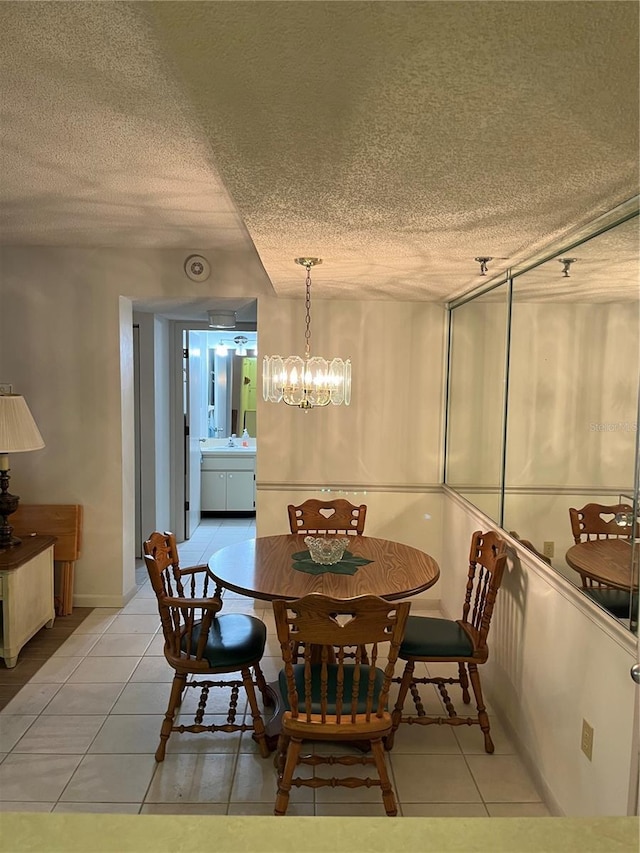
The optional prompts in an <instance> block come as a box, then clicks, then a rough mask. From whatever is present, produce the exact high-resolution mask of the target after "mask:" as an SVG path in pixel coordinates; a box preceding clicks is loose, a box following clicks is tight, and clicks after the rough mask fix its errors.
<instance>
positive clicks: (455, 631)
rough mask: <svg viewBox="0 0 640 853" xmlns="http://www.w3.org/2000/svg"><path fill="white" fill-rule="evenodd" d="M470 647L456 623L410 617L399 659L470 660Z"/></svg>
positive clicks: (471, 646) (471, 650) (424, 617)
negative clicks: (461, 658)
mask: <svg viewBox="0 0 640 853" xmlns="http://www.w3.org/2000/svg"><path fill="white" fill-rule="evenodd" d="M472 654H473V644H472V642H471V640H470V639H469V637H468V636H467V635H466V634H465V632H464V631H463V630H462V628H461V627H460V625H458V623H457V622H454V621H452V620H451V619H433V618H432V617H430V616H409V618H408V619H407V627H406V630H405V632H404V639H403V640H402V645H401V646H400V655H399V656H400V657H401V658H403V660H406V659H407V658H413V657H416V658H447V657H453V658H458V657H469V656H470V655H472Z"/></svg>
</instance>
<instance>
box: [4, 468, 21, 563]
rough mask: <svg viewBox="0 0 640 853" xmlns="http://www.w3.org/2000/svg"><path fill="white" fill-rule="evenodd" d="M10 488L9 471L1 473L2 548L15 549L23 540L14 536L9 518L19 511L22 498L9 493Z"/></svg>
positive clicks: (5, 470)
mask: <svg viewBox="0 0 640 853" xmlns="http://www.w3.org/2000/svg"><path fill="white" fill-rule="evenodd" d="M8 486H9V469H8V468H7V469H4V470H2V471H0V548H13V547H14V546H15V545H19V544H20V543H21V542H22V540H21V539H18V537H17V536H13V535H12V534H13V527H12V526H11V525H10V524H9V521H8V518H9V516H10V515H11V513H13V512H15V511H16V510H17V509H18V504H19V503H20V498H19V497H18V495H12V494H10V493H9V492H8V491H7V488H8Z"/></svg>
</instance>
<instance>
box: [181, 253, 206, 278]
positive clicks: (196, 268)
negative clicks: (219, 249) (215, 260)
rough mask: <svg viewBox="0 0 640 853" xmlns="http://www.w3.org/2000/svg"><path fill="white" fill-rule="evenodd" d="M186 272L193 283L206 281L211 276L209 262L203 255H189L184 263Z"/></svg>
mask: <svg viewBox="0 0 640 853" xmlns="http://www.w3.org/2000/svg"><path fill="white" fill-rule="evenodd" d="M184 271H185V272H186V274H187V276H188V278H190V279H191V281H206V280H207V279H208V278H209V276H210V275H211V267H210V266H209V261H208V260H207V259H206V258H203V257H202V255H189V257H188V258H187V260H186V261H185V262H184Z"/></svg>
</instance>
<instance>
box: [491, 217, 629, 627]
mask: <svg viewBox="0 0 640 853" xmlns="http://www.w3.org/2000/svg"><path fill="white" fill-rule="evenodd" d="M638 269H639V265H638V220H637V219H635V218H634V219H632V220H629V221H627V222H625V223H623V224H621V225H618V226H617V227H615V228H613V229H612V230H610V231H607V232H605V233H603V234H600V235H598V236H596V237H594V238H592V239H591V240H588V241H586V242H584V243H582V244H581V245H580V246H578V247H577V248H575V249H574V250H573V251H572V252H571V253H570V256H568V257H567V256H565V255H563V254H561V255H560V256H559V257H555V258H552V259H551V260H549V261H547V262H546V263H544V264H541V265H540V266H538V267H536V268H535V269H532V270H530V271H529V272H527V273H525V274H524V275H521V276H517V277H515V278H514V280H513V295H512V309H511V348H510V360H509V364H510V369H509V400H508V407H507V412H508V414H507V433H506V435H507V441H506V465H505V489H504V516H503V518H504V521H503V527H504V528H505V529H507V530H509V531H512V530H513V531H516V532H517V533H518V534H519V535H520V536H521V537H522V538H525V539H527V540H529V541H530V542H531V543H532V544H533V546H534V547H535V548H536V549H537V550H539V551H541V552H542V553H543V555H544V556H546V557H547V559H548V560H549V561H550V564H551V565H552V566H553V568H555V569H557V570H558V571H559V572H561V573H562V574H563V575H565V576H566V577H567V578H569V580H571V581H572V582H573V583H575V584H576V585H577V586H580V587H582V588H583V589H584V590H585V592H586V593H587V594H588V595H590V596H591V597H593V598H594V600H596V601H597V602H598V603H603V604H607V603H608V604H610V605H611V606H612V607H613V608H614V609H615V610H616V612H617V613H621V614H623V615H624V616H626V618H629V606H630V603H631V597H630V595H629V594H628V593H629V591H630V590H631V587H632V586H633V583H632V577H631V557H632V551H631V542H630V540H629V534H630V531H631V525H630V524H629V521H630V518H629V517H628V516H630V515H631V514H632V513H633V506H632V504H633V494H634V470H635V456H636V443H637V424H636V418H637V412H638V386H639V381H640V344H639V335H638V330H639V327H640V323H639V320H640V315H639V307H640V303H639V295H640V294H639V285H638ZM621 496H623V497H621ZM624 496H627V497H626V498H625V497H624ZM591 505H595V506H598V507H604V509H595V506H593V507H592V508H590V509H585V508H587V507H590V506H591ZM572 508H573V509H574V510H575V511H576V512H574V513H570V510H571V509H572ZM571 515H573V527H572V519H571ZM576 525H577V527H576ZM576 536H577V537H578V538H579V539H580V540H581V542H582V543H584V544H580V545H579V547H575V546H576V544H577V543H576V541H575V537H576ZM588 538H589V539H593V538H597V539H599V540H604V539H607V540H611V541H607V542H605V543H603V544H597V543H596V544H591V543H590V542H587V541H586V540H587V539H588ZM636 586H637V580H636Z"/></svg>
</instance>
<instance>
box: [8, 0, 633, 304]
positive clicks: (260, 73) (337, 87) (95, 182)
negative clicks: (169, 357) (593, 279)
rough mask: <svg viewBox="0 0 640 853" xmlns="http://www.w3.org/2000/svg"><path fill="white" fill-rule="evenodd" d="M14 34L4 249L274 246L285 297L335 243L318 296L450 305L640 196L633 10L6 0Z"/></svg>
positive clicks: (588, 5) (261, 250)
mask: <svg viewBox="0 0 640 853" xmlns="http://www.w3.org/2000/svg"><path fill="white" fill-rule="evenodd" d="M0 31H1V32H0V67H1V69H2V75H3V88H4V90H5V93H6V94H5V97H4V112H5V115H4V117H3V133H4V139H3V146H2V160H1V161H0V166H1V168H2V180H1V182H0V204H1V208H0V215H1V219H0V225H1V226H2V235H1V239H2V242H4V243H8V244H18V245H20V244H22V245H24V244H48V245H84V246H160V247H184V248H185V249H193V248H198V249H200V250H202V251H203V252H204V253H205V254H206V249H215V248H222V247H227V248H239V247H242V246H244V247H247V246H248V247H250V246H251V241H253V244H254V245H255V248H256V250H257V256H256V264H257V265H258V264H259V263H260V261H261V262H262V264H263V265H264V267H265V269H266V271H267V273H268V275H269V277H270V279H271V281H272V283H273V285H274V288H275V290H276V292H278V293H279V294H282V295H285V296H301V295H302V290H303V287H302V285H303V271H302V270H301V268H300V267H298V266H296V265H295V264H294V263H293V258H294V257H296V256H299V255H318V256H320V257H322V258H323V259H324V263H323V265H322V266H321V267H319V268H317V270H315V271H314V274H313V281H314V294H315V295H316V296H322V297H327V298H333V297H337V298H357V299H361V298H382V299H388V298H395V299H430V300H442V299H446V298H451V297H452V296H455V295H457V294H460V293H463V292H466V291H467V290H469V289H470V288H472V287H473V286H476V285H477V284H478V283H479V282H481V281H483V280H484V279H482V278H480V277H479V275H478V272H479V265H478V264H477V263H476V262H475V261H474V258H475V257H476V256H491V257H492V258H493V259H494V260H493V261H492V262H491V263H490V273H491V274H492V275H493V274H495V273H496V272H497V271H499V270H501V269H505V268H506V267H508V266H511V265H513V264H515V263H517V261H518V260H522V259H524V258H526V257H528V256H530V255H531V254H533V253H534V252H536V251H539V250H540V249H541V248H542V247H543V246H545V245H546V244H548V243H549V242H550V241H552V240H554V239H557V238H559V237H561V236H562V234H563V233H564V231H565V229H566V227H567V225H568V224H569V223H571V224H582V223H585V222H588V221H589V220H591V219H593V218H595V217H596V216H597V215H599V214H602V213H603V212H605V211H606V210H608V209H610V208H611V207H613V206H614V205H616V204H619V203H621V202H623V201H624V200H625V199H627V198H629V197H630V196H632V195H634V194H635V193H637V191H638V4H637V3H636V2H624V1H623V2H615V3H613V2H580V0H571V1H570V2H530V0H526V2H446V0H437V2H418V3H405V2H373V3H368V2H348V1H347V2H304V1H303V0H299V1H298V2H235V0H232V1H231V2H188V1H187V0H183V2H176V3H174V2H144V3H139V4H136V3H134V4H129V3H112V2H109V3H92V2H89V3H85V2H73V3H56V2H51V3H49V2H47V3H38V2H35V3H22V2H19V3H10V2H9V3H2V4H0ZM258 256H259V258H258ZM586 267H587V264H586V262H585V264H584V266H583V269H585V276H586ZM577 274H578V270H577V269H576V277H577Z"/></svg>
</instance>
